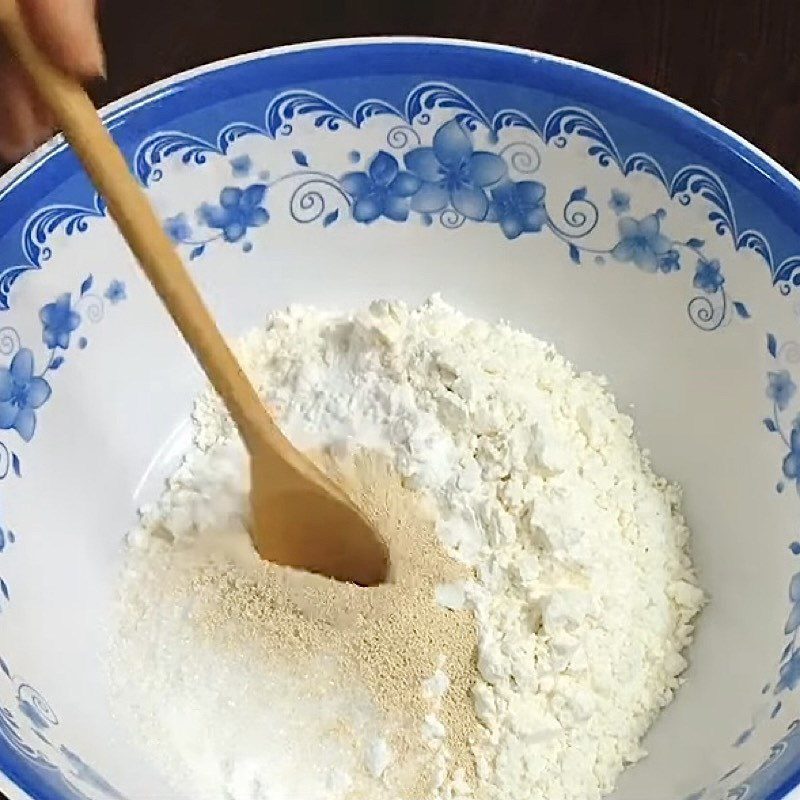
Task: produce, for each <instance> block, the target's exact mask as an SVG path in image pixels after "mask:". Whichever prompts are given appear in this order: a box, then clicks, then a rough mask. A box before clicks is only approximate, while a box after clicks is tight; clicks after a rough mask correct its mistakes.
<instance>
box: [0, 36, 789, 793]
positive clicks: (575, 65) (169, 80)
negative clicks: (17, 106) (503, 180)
mask: <svg viewBox="0 0 800 800" xmlns="http://www.w3.org/2000/svg"><path fill="white" fill-rule="evenodd" d="M368 45H381V46H389V47H391V46H393V45H419V46H426V45H429V46H437V47H445V48H452V49H453V50H454V51H457V50H480V51H487V52H495V53H505V54H508V55H512V56H520V57H523V58H525V59H526V60H533V61H543V62H548V63H550V64H553V65H558V66H561V67H566V68H568V69H571V70H575V71H576V72H577V73H580V74H583V75H590V76H593V77H594V78H599V79H600V80H601V81H603V82H608V83H609V84H617V85H620V86H624V87H626V88H628V89H630V90H633V92H634V93H637V94H638V95H639V96H640V97H641V98H643V99H644V100H645V105H650V107H651V108H656V107H660V108H661V109H662V110H665V111H666V112H667V113H669V114H670V116H671V117H672V118H673V120H674V121H675V123H677V124H679V125H687V124H688V125H689V126H695V127H696V128H698V129H699V131H700V132H701V133H702V134H705V135H707V136H710V137H711V138H712V139H714V140H716V141H718V142H720V143H721V144H722V145H723V147H724V149H727V150H728V151H730V152H732V153H733V154H734V155H736V156H738V157H739V159H740V160H741V161H742V162H743V163H742V165H741V167H740V169H741V170H742V172H743V173H747V172H749V171H755V172H756V173H759V174H760V175H761V176H762V177H763V178H766V179H767V180H768V181H770V182H771V183H772V188H773V191H774V190H775V189H777V190H778V194H779V195H782V196H783V199H784V200H789V199H790V198H791V200H792V202H793V203H794V205H796V206H797V209H798V210H799V211H800V179H798V177H795V176H794V175H793V174H792V173H791V172H789V170H788V169H786V168H785V167H783V166H782V165H781V164H779V163H778V162H777V161H776V160H775V159H773V158H772V157H771V156H769V155H768V154H766V153H765V152H764V151H762V150H761V149H760V148H759V147H757V146H756V145H754V144H752V143H751V142H749V141H748V140H747V139H745V138H744V137H743V136H741V135H740V134H738V133H736V132H735V131H733V130H731V129H730V128H728V127H726V126H725V125H723V124H722V123H720V122H717V121H716V120H714V119H713V118H711V117H709V116H707V115H706V114H704V113H702V112H701V111H698V110H697V109H695V108H693V107H692V106H690V105H688V104H686V103H684V102H682V101H680V100H677V99H675V98H673V97H671V96H669V95H667V94H665V93H663V92H661V91H659V90H657V89H655V88H652V87H650V86H647V85H646V84H643V83H639V82H637V81H634V80H631V79H630V78H626V77H623V76H621V75H617V74H615V73H613V72H609V71H607V70H604V69H601V68H599V67H596V66H592V65H590V64H585V63H583V62H580V61H577V60H575V59H570V58H566V57H563V56H557V55H553V54H549V53H545V52H542V51H539V50H533V49H528V48H524V47H518V46H513V45H504V44H498V43H493V42H485V41H480V40H473V39H462V38H455V37H435V36H414V35H380V36H356V37H335V38H328V39H319V40H313V41H309V42H302V43H298V44H289V45H281V46H276V47H268V48H264V49H260V50H254V51H250V52H247V53H242V54H239V55H234V56H230V57H227V58H223V59H218V60H216V61H211V62H207V63H204V64H201V65H199V66H196V67H192V68H189V69H187V70H183V71H181V72H177V73H175V74H173V75H170V76H168V77H166V78H162V79H161V80H158V81H155V82H153V83H150V84H147V85H146V86H143V87H142V88H140V89H137V90H135V91H133V92H130V93H128V94H126V95H123V96H122V97H120V98H118V99H116V100H114V101H112V102H110V103H107V104H106V105H104V106H102V107H101V108H100V109H99V113H100V115H101V117H102V119H103V121H104V122H105V123H106V125H107V126H108V128H109V129H110V130H113V129H114V128H115V127H116V126H118V125H120V124H122V122H123V121H124V118H125V117H126V115H128V114H130V113H132V112H134V111H136V110H137V109H139V108H141V107H143V106H146V105H150V104H151V103H157V102H158V101H159V100H161V99H162V98H165V97H167V96H168V95H170V94H172V90H173V87H174V86H175V85H176V84H179V83H182V82H186V81H192V80H194V79H197V78H201V77H202V76H204V75H209V74H212V73H216V72H222V71H224V70H226V69H228V68H230V67H235V66H238V65H241V64H247V63H249V62H255V61H260V60H266V59H268V58H273V57H277V56H283V55H289V54H296V53H303V52H313V51H322V50H326V49H330V50H335V49H344V48H349V47H359V46H368ZM67 148H68V145H67V143H66V141H65V139H64V137H63V134H57V135H55V136H53V137H52V138H50V139H49V140H48V141H46V142H45V143H43V144H42V145H41V146H39V147H38V148H37V149H36V150H34V151H33V152H32V153H30V154H29V155H27V156H25V157H24V158H23V159H21V160H20V161H19V162H18V163H17V164H16V165H14V166H13V167H11V168H10V169H9V170H8V171H7V172H6V173H5V175H3V176H0V206H1V205H2V203H3V202H4V200H5V199H6V198H7V197H8V195H10V194H11V192H12V191H13V190H14V189H15V188H16V187H17V186H19V185H20V184H22V183H23V182H24V181H25V180H27V179H28V178H30V177H31V176H32V175H33V174H34V173H35V172H36V171H38V170H39V169H41V168H42V167H44V165H45V164H47V162H48V161H49V160H50V159H51V158H53V157H54V156H56V155H58V154H59V153H61V152H63V151H65V150H66V149H67ZM763 199H764V198H762V197H761V196H759V200H763ZM776 213H777V212H776ZM784 213H786V212H784ZM781 221H784V219H783V217H781ZM796 232H797V233H798V235H800V214H799V215H798V227H797V230H796ZM5 233H6V232H0V238H2V236H3V235H5ZM799 249H800V248H799ZM798 786H800V760H798V761H796V762H795V767H794V770H793V771H792V773H791V774H790V775H789V776H788V777H787V778H786V779H785V780H784V781H783V782H782V783H781V784H780V785H779V786H778V787H777V788H776V789H775V790H773V791H772V792H771V793H770V794H769V795H768V796H767V797H766V798H765V800H781V799H782V798H787V797H789V796H790V795H792V794H794V793H795V792H794V790H796V789H797V787H798ZM0 790H2V792H4V793H6V794H7V795H8V797H9V798H14V797H18V798H22V799H23V800H29V799H30V800H35V798H34V796H33V795H29V794H28V793H27V791H26V790H25V789H23V788H21V787H20V786H18V785H17V784H16V783H14V782H13V780H12V779H11V777H10V776H9V775H7V774H6V773H5V772H4V771H3V770H2V769H0ZM48 796H49V795H48ZM798 796H800V795H798ZM53 797H55V796H53Z"/></svg>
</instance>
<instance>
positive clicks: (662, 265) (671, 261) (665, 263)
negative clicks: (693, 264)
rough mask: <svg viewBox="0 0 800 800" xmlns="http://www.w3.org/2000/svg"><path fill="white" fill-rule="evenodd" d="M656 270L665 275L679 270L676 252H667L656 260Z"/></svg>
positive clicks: (678, 258) (679, 265)
mask: <svg viewBox="0 0 800 800" xmlns="http://www.w3.org/2000/svg"><path fill="white" fill-rule="evenodd" d="M658 268H659V269H660V270H661V271H662V272H663V273H665V274H668V273H670V272H677V271H678V270H679V269H680V268H681V260H680V253H679V252H678V251H677V250H674V249H672V250H667V252H666V253H664V255H663V256H661V258H659V259H658Z"/></svg>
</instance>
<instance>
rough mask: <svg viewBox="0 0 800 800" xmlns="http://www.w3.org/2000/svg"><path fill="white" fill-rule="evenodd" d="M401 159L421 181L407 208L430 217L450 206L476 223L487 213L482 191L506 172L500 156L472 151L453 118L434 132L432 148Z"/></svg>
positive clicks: (420, 150) (458, 124) (484, 193)
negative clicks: (409, 207)
mask: <svg viewBox="0 0 800 800" xmlns="http://www.w3.org/2000/svg"><path fill="white" fill-rule="evenodd" d="M404 160H405V165H406V167H407V168H408V169H409V170H410V171H411V172H413V173H414V175H416V176H417V177H418V178H419V179H420V180H421V181H422V185H421V186H420V188H419V190H418V191H417V192H416V193H415V194H414V197H413V198H412V200H411V208H413V209H414V210H415V211H419V212H421V213H423V214H431V213H435V212H437V211H443V210H444V209H445V208H447V206H448V204H450V205H452V206H453V208H454V209H455V210H456V211H457V212H458V213H459V214H462V215H463V216H465V217H467V219H472V220H477V221H480V220H483V219H485V218H486V214H487V212H488V210H489V198H488V197H487V196H486V192H484V189H485V188H486V187H490V186H494V185H496V184H498V183H500V181H502V180H503V178H505V177H506V175H507V173H508V167H507V166H506V163H505V161H503V159H502V158H501V157H500V156H498V155H495V154H494V153H489V152H485V151H478V152H475V149H474V147H473V145H472V140H471V139H470V137H469V135H468V134H467V133H466V131H465V130H464V128H463V127H462V126H461V124H460V123H459V122H458V120H455V119H454V120H451V121H450V122H446V123H445V124H444V125H442V127H441V128H439V130H438V131H436V133H435V134H434V137H433V147H417V148H415V149H414V150H411V151H410V152H408V153H406V155H405V157H404Z"/></svg>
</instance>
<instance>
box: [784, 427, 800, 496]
mask: <svg viewBox="0 0 800 800" xmlns="http://www.w3.org/2000/svg"><path fill="white" fill-rule="evenodd" d="M783 474H784V475H785V476H786V477H787V478H788V479H789V480H790V481H794V482H795V484H796V486H797V491H798V492H800V428H792V433H791V435H790V436H789V453H788V454H787V455H786V458H784V459H783Z"/></svg>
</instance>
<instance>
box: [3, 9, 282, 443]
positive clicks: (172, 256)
mask: <svg viewBox="0 0 800 800" xmlns="http://www.w3.org/2000/svg"><path fill="white" fill-rule="evenodd" d="M0 31H1V32H2V34H3V35H4V37H5V39H6V41H7V43H8V44H9V46H10V47H11V50H12V51H13V53H14V54H15V55H16V57H17V59H18V60H19V63H20V64H21V65H22V67H23V68H24V69H25V71H26V72H27V74H28V76H29V77H30V79H31V81H32V82H33V84H34V86H35V89H36V91H37V92H38V93H39V95H40V96H41V98H42V100H43V101H44V102H45V104H46V105H47V107H48V108H49V109H50V111H51V112H52V113H53V115H54V117H55V119H56V120H57V122H58V123H59V125H60V126H61V128H62V129H63V131H64V136H65V137H66V138H67V140H68V141H69V143H70V144H71V145H72V147H73V149H74V150H75V152H76V153H77V154H78V157H79V158H80V160H81V161H82V162H83V165H84V167H85V169H86V171H87V172H88V174H89V176H90V177H91V179H92V181H93V182H94V184H95V186H97V188H98V189H99V190H100V193H101V194H102V196H103V197H104V198H105V200H106V202H107V203H108V209H109V212H110V213H111V216H112V217H113V219H114V221H115V222H116V224H117V226H118V227H119V229H120V231H121V232H122V235H123V236H124V237H125V240H126V241H127V243H128V245H129V247H130V249H131V250H132V251H133V254H134V255H135V256H136V258H137V259H138V261H139V263H140V264H141V266H142V269H143V270H144V271H145V273H146V275H147V277H148V278H149V280H150V283H151V284H152V285H153V287H154V288H155V290H156V292H158V294H159V295H160V297H161V299H162V301H163V302H164V305H165V306H166V307H167V310H168V311H169V313H170V314H171V315H172V318H173V320H174V321H175V324H176V325H177V326H178V328H179V329H180V331H181V333H182V334H183V337H184V339H185V340H186V342H187V343H188V344H189V346H190V347H191V349H192V350H193V351H194V353H195V356H196V357H197V359H198V361H199V362H200V365H201V366H202V368H203V369H204V370H205V373H206V375H207V376H208V378H209V379H210V381H211V383H212V385H213V386H214V388H215V389H216V391H217V393H218V394H219V395H220V396H221V397H222V399H223V400H224V402H225V404H226V406H227V407H228V409H229V411H230V412H231V415H232V416H233V418H234V420H235V422H236V423H237V425H238V426H239V429H240V433H241V434H242V437H243V438H244V439H245V441H246V442H248V441H252V440H253V438H257V439H259V440H261V441H262V442H263V441H264V437H265V435H266V436H267V438H268V439H270V440H271V441H272V442H273V446H277V447H278V449H284V448H285V447H286V446H287V443H286V440H285V439H284V437H283V435H282V434H281V432H280V431H279V430H278V428H277V426H276V425H275V424H274V422H273V421H272V418H271V417H270V415H269V413H268V412H267V411H266V409H265V408H264V405H263V404H262V403H261V401H260V399H259V397H258V395H257V394H256V392H255V390H254V389H253V387H252V385H251V383H250V381H249V380H248V379H247V377H246V376H245V374H244V373H243V371H242V369H241V367H240V366H239V363H238V361H237V360H236V357H235V356H234V355H233V353H232V352H231V349H230V348H229V347H228V345H227V343H226V342H225V339H224V338H223V336H222V334H221V333H220V331H219V329H218V328H217V325H216V323H215V322H214V319H213V318H212V316H211V314H210V313H209V311H208V309H207V308H206V306H205V304H204V303H203V300H202V298H201V296H200V293H199V292H198V290H197V288H196V287H195V285H194V283H193V281H192V279H191V277H190V276H189V273H188V272H187V270H186V268H185V267H184V265H183V263H182V261H181V259H180V257H179V256H178V253H177V252H176V251H175V248H174V247H173V244H172V242H171V241H170V239H169V237H168V236H167V234H166V233H165V231H164V229H163V227H162V225H161V223H160V222H159V220H158V218H157V217H156V215H155V212H154V211H153V209H152V207H151V205H150V202H149V201H148V199H147V196H146V195H145V193H144V191H143V189H142V188H141V187H140V186H139V184H138V182H137V181H136V179H135V178H134V177H133V175H132V174H131V172H130V171H129V169H128V165H127V163H126V161H125V158H124V156H123V155H122V153H121V152H120V150H119V148H118V147H117V145H116V144H115V142H114V140H113V139H112V138H111V135H110V134H109V132H108V130H107V129H106V128H105V126H104V125H103V123H102V122H101V120H100V117H99V116H98V114H97V112H96V110H95V108H94V106H93V105H92V101H91V100H90V99H89V96H88V95H87V94H86V92H85V91H84V89H83V87H82V86H81V85H80V84H79V83H78V82H77V81H76V80H73V79H72V78H70V77H69V76H68V75H65V74H64V73H63V72H62V71H61V70H59V69H57V68H56V67H55V66H54V65H53V64H51V63H50V62H49V61H48V59H47V58H46V57H45V56H44V55H43V54H42V53H41V52H40V51H39V49H38V47H37V46H36V44H35V43H34V42H33V41H32V39H31V37H30V35H29V34H28V31H27V29H26V26H25V22H24V20H23V18H22V15H21V13H20V10H19V8H18V6H17V3H16V0H0Z"/></svg>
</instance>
